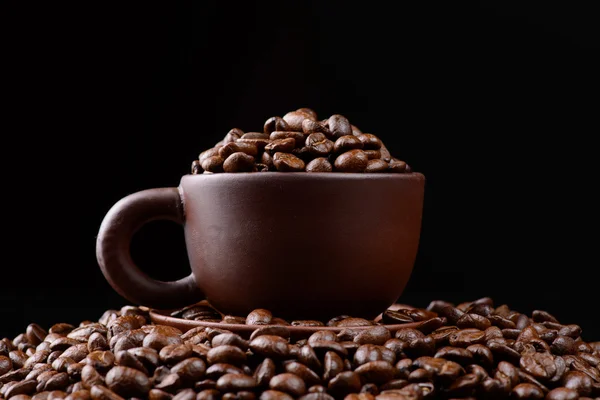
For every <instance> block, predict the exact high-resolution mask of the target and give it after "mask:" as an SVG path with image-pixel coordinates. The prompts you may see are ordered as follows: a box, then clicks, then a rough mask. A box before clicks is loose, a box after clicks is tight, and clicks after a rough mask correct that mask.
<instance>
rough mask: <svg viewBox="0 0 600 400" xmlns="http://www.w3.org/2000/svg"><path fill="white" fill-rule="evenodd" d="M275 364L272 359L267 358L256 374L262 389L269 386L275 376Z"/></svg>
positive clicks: (255, 376) (255, 377)
mask: <svg viewBox="0 0 600 400" xmlns="http://www.w3.org/2000/svg"><path fill="white" fill-rule="evenodd" d="M275 368H276V367H275V363H274V362H273V360H271V359H270V358H265V359H264V360H263V362H262V363H260V365H259V366H258V367H257V368H256V371H255V372H254V379H256V383H257V385H258V386H260V387H265V386H268V385H269V382H270V381H271V378H273V377H274V376H275Z"/></svg>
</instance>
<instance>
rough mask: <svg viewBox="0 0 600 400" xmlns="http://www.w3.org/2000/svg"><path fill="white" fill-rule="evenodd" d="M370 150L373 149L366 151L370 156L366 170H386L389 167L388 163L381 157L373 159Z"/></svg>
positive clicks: (370, 171)
mask: <svg viewBox="0 0 600 400" xmlns="http://www.w3.org/2000/svg"><path fill="white" fill-rule="evenodd" d="M370 151H373V150H367V151H365V153H366V154H367V158H369V162H368V163H367V168H366V169H365V172H368V173H374V172H383V171H386V170H387V169H388V168H389V165H388V163H387V162H385V161H383V160H381V159H371V158H370V153H369V152H370Z"/></svg>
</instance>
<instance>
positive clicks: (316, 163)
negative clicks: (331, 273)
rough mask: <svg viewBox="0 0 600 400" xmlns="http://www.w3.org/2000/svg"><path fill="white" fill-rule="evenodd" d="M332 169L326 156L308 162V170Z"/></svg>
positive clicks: (324, 170) (323, 170)
mask: <svg viewBox="0 0 600 400" xmlns="http://www.w3.org/2000/svg"><path fill="white" fill-rule="evenodd" d="M331 171H333V167H332V165H331V163H330V162H329V160H327V158H325V157H318V158H315V159H314V160H312V161H310V162H309V163H308V164H306V172H331ZM296 322H298V321H296ZM318 323H319V324H321V325H322V324H323V323H322V322H320V321H318ZM292 325H293V322H292ZM305 326H306V325H305ZM308 326H315V325H308Z"/></svg>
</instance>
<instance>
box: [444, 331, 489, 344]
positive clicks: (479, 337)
mask: <svg viewBox="0 0 600 400" xmlns="http://www.w3.org/2000/svg"><path fill="white" fill-rule="evenodd" d="M449 341H450V345H452V346H455V347H468V346H471V345H473V344H482V343H484V341H485V332H483V331H481V330H479V329H475V328H469V329H461V330H459V331H456V332H455V333H453V334H452V335H450V338H449Z"/></svg>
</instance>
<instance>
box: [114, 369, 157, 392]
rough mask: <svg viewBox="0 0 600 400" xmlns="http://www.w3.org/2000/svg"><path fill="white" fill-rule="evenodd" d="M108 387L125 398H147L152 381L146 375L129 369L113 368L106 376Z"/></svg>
mask: <svg viewBox="0 0 600 400" xmlns="http://www.w3.org/2000/svg"><path fill="white" fill-rule="evenodd" d="M106 385H107V386H108V388H109V389H110V390H112V391H113V392H115V393H117V394H119V395H120V396H124V397H135V396H140V397H143V396H145V395H146V394H147V393H148V392H149V391H150V387H151V384H150V380H149V379H148V377H147V376H146V375H144V373H142V372H140V371H138V370H137V369H133V368H128V367H121V366H118V367H113V368H112V369H111V370H110V371H108V373H107V374H106Z"/></svg>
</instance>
